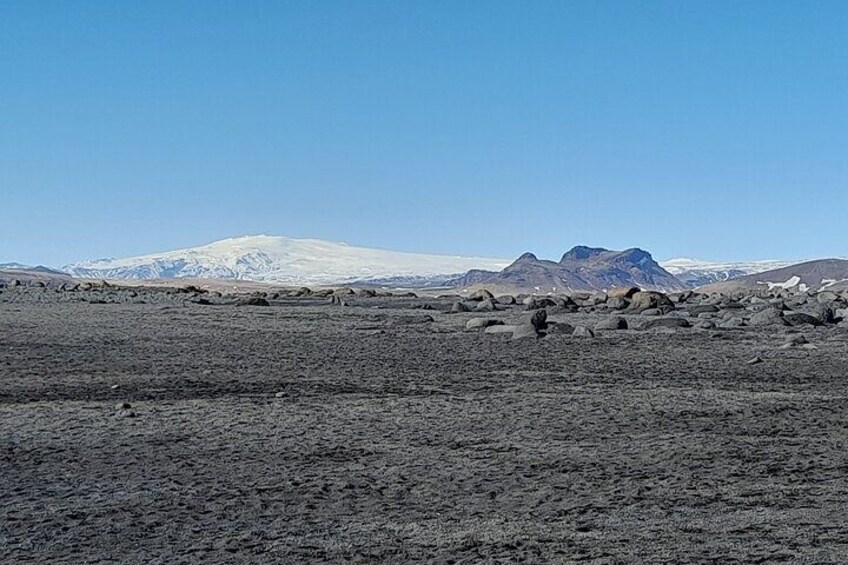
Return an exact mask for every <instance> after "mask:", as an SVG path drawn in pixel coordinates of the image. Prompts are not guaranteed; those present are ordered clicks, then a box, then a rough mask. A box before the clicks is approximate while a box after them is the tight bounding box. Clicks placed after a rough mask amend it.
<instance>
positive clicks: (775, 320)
mask: <svg viewBox="0 0 848 565" xmlns="http://www.w3.org/2000/svg"><path fill="white" fill-rule="evenodd" d="M748 325H750V326H757V327H762V326H788V325H789V322H787V321H786V320H784V319H783V312H781V311H780V310H778V309H777V308H772V307H770V308H767V309H766V310H762V311H761V312H757V313H756V314H754V315H753V316H751V319H750V320H748Z"/></svg>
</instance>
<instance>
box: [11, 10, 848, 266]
mask: <svg viewBox="0 0 848 565" xmlns="http://www.w3.org/2000/svg"><path fill="white" fill-rule="evenodd" d="M846 29H848V3H846V2H841V1H840V2H826V1H819V2H794V1H793V2H790V1H781V0H770V1H747V2H737V1H727V2H716V1H709V2H706V1H704V2H700V1H687V2H680V1H670V2H661V1H656V2H642V1H636V0H631V1H622V2H606V1H588V0H587V1H584V2H567V1H563V0H559V1H551V2H546V1H542V0H539V1H535V2H524V1H514V2H497V1H486V2H483V1H456V0H451V1H439V0H428V1H408V2H397V1H386V2H368V1H360V2H357V1H340V2H321V1H312V0H310V1H302V2H295V1H290V2H270V1H269V2H243V1H239V2H236V1H232V2H216V1H212V0H205V1H203V2H156V1H145V2H129V1H128V2H99V1H97V2H85V1H80V2H64V1H62V2H59V1H54V2H49V1H47V2H30V1H20V2H16V1H13V0H9V1H6V2H2V3H0V77H2V80H0V206H2V209H1V210H2V221H0V262H3V261H12V260H17V261H21V262H28V263H44V264H50V265H61V264H64V263H66V262H69V261H72V260H79V259H88V258H99V257H118V256H125V255H132V254H139V253H144V252H150V251H159V250H166V249H173V248H178V247H185V246H190V245H197V244H202V243H207V242H210V241H213V240H216V239H220V238H224V237H231V236H236V235H247V234H258V233H268V234H277V235H288V236H293V237H316V238H322V239H330V240H337V241H347V242H349V243H351V244H358V245H365V246H375V247H384V248H393V249H399V250H408V251H422V252H437V253H438V252H442V253H451V254H477V255H489V256H504V257H511V256H517V255H518V254H520V253H521V252H523V251H526V250H530V251H533V252H535V253H537V254H538V255H540V256H545V257H553V258H555V257H559V255H560V254H561V253H562V252H563V251H564V250H565V249H567V248H569V247H571V246H572V245H575V244H578V243H581V244H589V245H601V246H606V247H611V248H623V247H631V246H639V247H643V248H645V249H648V250H650V251H651V252H653V254H654V255H655V256H656V257H657V258H660V259H664V258H670V257H677V256H689V257H699V258H706V259H755V258H807V257H810V258H812V257H822V256H834V255H837V256H844V255H848V238H846V235H847V234H848V232H846V229H845V225H844V224H843V220H844V219H845V217H846V212H848V34H846V33H845V30H846Z"/></svg>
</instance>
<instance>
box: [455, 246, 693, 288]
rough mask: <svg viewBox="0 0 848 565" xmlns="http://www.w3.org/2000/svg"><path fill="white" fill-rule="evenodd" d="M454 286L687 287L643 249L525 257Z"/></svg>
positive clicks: (473, 273) (584, 250)
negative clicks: (551, 257) (556, 259)
mask: <svg viewBox="0 0 848 565" xmlns="http://www.w3.org/2000/svg"><path fill="white" fill-rule="evenodd" d="M451 283H452V284H453V285H454V286H460V287H467V286H475V285H476V286H479V285H485V286H487V287H492V288H494V289H497V290H500V291H504V292H544V293H546V292H575V291H595V290H609V289H612V288H620V287H631V286H638V287H640V288H644V289H655V290H663V291H676V290H683V289H685V288H686V287H685V285H683V283H681V282H680V281H679V280H677V279H676V278H675V277H674V275H672V274H671V273H669V272H668V271H666V270H665V269H663V268H662V267H661V266H660V265H659V264H658V263H657V262H656V261H654V259H653V257H651V254H650V253H648V252H647V251H643V250H641V249H636V248H633V249H626V250H624V251H610V250H609V249H603V248H599V247H585V246H582V245H581V246H577V247H574V248H573V249H571V250H570V251H568V252H567V253H565V254H564V255H563V256H562V259H560V260H559V262H558V263H557V262H554V261H547V260H544V259H539V258H538V257H536V256H535V255H533V254H532V253H525V254H524V255H522V256H521V257H519V258H518V259H517V260H516V261H515V262H514V263H512V264H511V265H509V266H508V267H506V268H505V269H504V270H503V271H501V272H499V273H495V272H490V271H477V270H475V271H469V272H468V273H467V274H466V275H465V276H464V277H461V278H459V279H456V280H454V281H451Z"/></svg>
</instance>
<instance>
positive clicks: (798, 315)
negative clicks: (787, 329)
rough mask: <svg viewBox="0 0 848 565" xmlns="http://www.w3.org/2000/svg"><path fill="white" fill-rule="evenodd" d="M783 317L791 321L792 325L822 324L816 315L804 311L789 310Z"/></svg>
mask: <svg viewBox="0 0 848 565" xmlns="http://www.w3.org/2000/svg"><path fill="white" fill-rule="evenodd" d="M783 319H784V320H786V321H787V322H789V325H790V326H803V325H810V326H821V325H822V322H821V320H819V319H818V318H816V317H815V316H811V315H810V314H806V313H804V312H788V313H786V314H784V315H783Z"/></svg>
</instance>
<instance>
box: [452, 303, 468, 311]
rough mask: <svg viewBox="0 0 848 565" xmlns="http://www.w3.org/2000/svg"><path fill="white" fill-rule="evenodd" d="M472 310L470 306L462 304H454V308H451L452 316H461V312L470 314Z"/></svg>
mask: <svg viewBox="0 0 848 565" xmlns="http://www.w3.org/2000/svg"><path fill="white" fill-rule="evenodd" d="M469 310H470V309H469V308H468V306H466V305H465V304H463V303H462V302H454V303H453V306H451V313H452V314H459V313H460V312H468V311H469Z"/></svg>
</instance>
